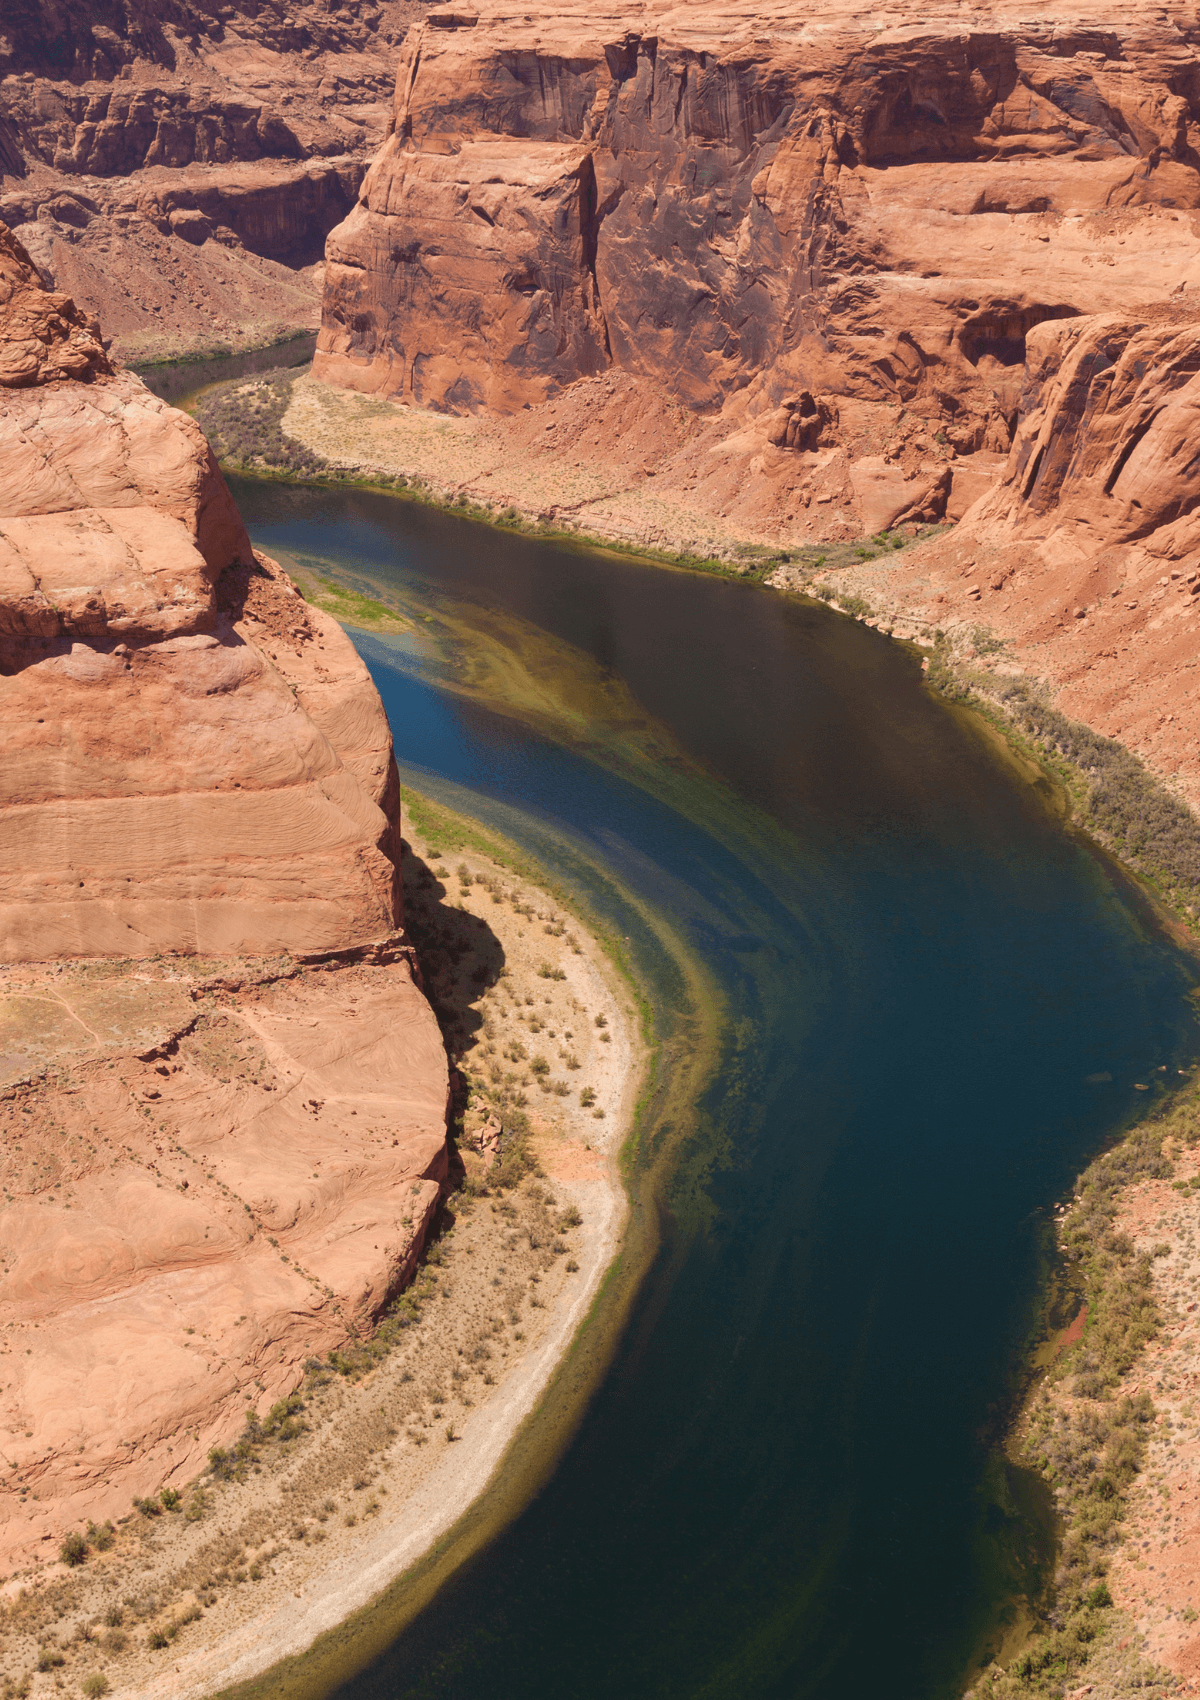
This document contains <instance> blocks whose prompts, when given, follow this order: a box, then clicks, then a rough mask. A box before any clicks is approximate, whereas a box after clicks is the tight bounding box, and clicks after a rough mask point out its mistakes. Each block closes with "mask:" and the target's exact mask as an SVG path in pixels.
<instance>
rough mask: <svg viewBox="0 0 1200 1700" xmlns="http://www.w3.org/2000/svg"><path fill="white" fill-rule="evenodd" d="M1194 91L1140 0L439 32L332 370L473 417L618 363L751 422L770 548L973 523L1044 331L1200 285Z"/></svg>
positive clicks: (339, 331)
mask: <svg viewBox="0 0 1200 1700" xmlns="http://www.w3.org/2000/svg"><path fill="white" fill-rule="evenodd" d="M1196 71H1197V54H1196V48H1195V43H1194V39H1193V33H1192V32H1191V27H1190V25H1188V24H1187V23H1185V22H1184V21H1182V19H1170V20H1169V19H1167V18H1166V17H1165V16H1161V17H1160V16H1158V15H1156V16H1155V18H1154V19H1147V18H1144V17H1143V16H1142V15H1141V14H1138V13H1136V12H1134V13H1130V12H1129V11H1128V10H1127V9H1120V8H1115V7H1111V8H1109V9H1108V10H1107V11H1105V12H1103V13H1102V14H1096V15H1095V16H1094V17H1091V18H1089V20H1088V21H1087V22H1086V23H1085V22H1083V21H1081V20H1080V18H1079V16H1078V14H1077V12H1075V11H1074V10H1073V9H1072V8H1070V7H1067V6H1065V5H1052V6H1051V7H1050V8H1049V9H1048V10H1046V11H1044V12H1043V13H1042V14H1040V15H1039V17H1038V18H1037V19H1035V20H1030V19H1028V18H1023V17H1021V16H1019V15H1018V13H1017V12H1015V11H1012V12H1009V11H1007V10H1006V9H1004V8H1003V7H1001V6H992V7H989V8H988V9H987V10H986V11H985V12H979V11H977V12H975V13H973V14H972V16H971V19H970V20H969V21H964V18H963V15H962V12H961V9H960V8H958V7H957V6H953V7H952V6H947V5H939V6H936V7H934V8H933V10H932V11H930V10H928V9H927V10H926V11H925V13H924V14H923V15H922V16H921V17H920V18H917V17H916V16H907V15H905V14H904V13H902V12H899V13H889V14H874V13H872V14H871V15H870V16H869V17H868V16H866V15H860V14H857V13H853V12H851V11H850V10H849V9H847V8H846V7H845V6H843V5H840V4H828V5H826V6H824V7H817V8H815V9H814V8H804V9H803V10H802V11H798V10H797V9H796V8H795V7H793V6H785V5H781V4H774V5H772V4H767V5H765V6H756V7H753V8H750V7H731V6H728V5H720V6H718V5H710V4H701V5H691V6H687V7H678V6H676V7H672V6H669V5H653V4H643V5H636V4H635V5H632V6H629V7H626V8H624V9H622V10H620V11H618V12H605V11H603V10H601V11H599V12H597V11H596V10H595V8H584V7H581V6H566V7H554V8H546V7H543V8H536V7H535V8H534V10H533V11H532V12H530V11H528V10H525V11H522V12H520V13H514V12H512V11H511V10H509V9H507V8H505V7H504V6H502V5H499V4H495V3H493V0H489V3H485V4H483V5H481V6H471V7H467V8H465V9H463V8H460V9H458V10H450V9H446V8H443V9H440V10H436V11H433V12H431V13H430V14H429V16H428V17H427V19H426V21H425V23H424V24H423V25H422V26H420V27H419V28H417V29H415V30H414V31H413V32H412V33H411V34H410V36H409V38H408V41H407V42H406V45H405V48H404V52H403V54H402V57H401V63H400V69H399V75H398V78H397V83H396V98H395V110H394V115H393V120H392V128H391V134H390V135H389V137H388V139H387V141H386V142H385V144H384V146H383V148H382V150H381V152H380V154H379V155H378V157H377V159H376V160H375V163H374V164H373V166H372V168H371V170H370V172H369V174H368V177H367V178H366V180H365V182H364V184H363V187H362V190H361V191H360V195H359V202H358V205H357V206H356V207H355V209H354V210H353V212H351V214H350V216H349V217H348V219H347V220H346V221H345V223H343V224H342V225H340V226H339V227H338V228H337V230H335V231H334V232H333V233H332V235H331V237H330V240H329V244H328V267H327V274H326V286H325V309H324V319H323V326H322V331H321V335H320V342H319V350H320V352H319V354H318V359H317V364H316V371H317V372H318V374H319V375H321V376H324V377H326V378H327V379H329V380H330V381H332V382H336V383H340V384H345V385H350V386H353V387H357V388H361V389H367V390H379V391H384V392H388V393H396V394H399V395H402V396H404V397H406V398H410V399H411V400H412V401H414V402H417V403H421V404H424V405H427V406H433V407H439V408H445V409H449V410H451V411H459V412H462V411H472V410H475V409H477V408H481V407H488V408H493V409H501V410H511V409H514V408H520V407H521V406H522V405H525V404H536V403H538V402H540V401H542V400H544V399H545V398H547V397H549V396H552V395H554V394H555V393H556V392H558V391H559V390H561V389H562V388H563V387H564V386H566V385H569V384H570V383H572V382H573V381H574V380H576V379H578V378H580V377H583V376H585V375H587V374H590V373H593V372H595V371H597V370H599V369H603V368H606V367H608V366H615V367H619V368H621V369H623V370H624V371H625V372H628V373H631V374H635V375H637V376H638V377H640V378H643V379H645V380H646V381H647V382H650V383H653V384H656V385H658V386H663V387H665V388H667V389H668V390H669V391H670V392H671V393H672V394H673V395H675V396H676V397H678V398H679V399H682V400H684V401H685V402H686V403H687V404H688V405H689V406H690V407H692V408H693V409H695V410H697V411H699V412H701V413H702V414H704V415H706V416H709V417H716V418H718V419H719V420H720V421H721V424H722V429H723V435H724V437H725V438H726V439H727V440H728V439H729V438H730V436H731V434H733V433H735V431H736V428H739V427H740V428H741V429H742V430H744V431H745V433H746V435H745V437H744V439H742V438H739V439H738V441H737V442H736V443H730V447H729V455H728V457H727V458H730V459H731V462H733V463H736V470H737V472H738V473H740V477H735V476H734V467H733V465H731V467H730V468H729V477H728V478H726V479H725V480H724V482H725V484H726V485H733V486H734V488H733V489H731V490H726V491H725V494H724V500H725V501H726V503H733V504H734V508H735V511H736V508H737V504H738V502H739V501H741V503H742V507H743V511H744V515H745V518H746V520H747V522H751V521H752V520H753V521H756V522H757V524H756V530H757V531H759V532H762V531H763V530H764V529H766V530H767V532H768V533H769V532H771V531H772V530H773V531H774V532H775V534H776V535H778V536H779V537H780V540H781V541H783V540H784V539H785V538H786V539H789V540H792V541H804V540H806V539H815V538H819V537H823V536H849V535H853V534H854V533H855V532H857V533H859V534H861V533H862V532H863V531H870V530H875V529H877V528H878V527H880V526H883V525H887V524H891V523H894V522H895V521H897V520H898V519H899V518H900V517H902V516H905V515H908V516H916V515H920V514H929V515H935V514H939V513H941V512H944V511H945V509H946V503H947V499H948V497H949V500H950V511H951V512H952V513H954V512H961V511H962V509H963V507H964V506H965V505H966V502H967V501H968V499H973V497H974V496H975V495H976V494H977V493H979V491H981V490H982V489H983V488H985V487H986V484H987V483H988V482H990V480H991V479H992V478H994V477H995V475H996V472H997V470H998V466H999V464H1000V463H999V460H998V459H997V457H998V456H1000V455H1003V454H1004V453H1006V452H1007V450H1008V448H1009V445H1010V441H1011V436H1012V431H1013V429H1014V426H1015V422H1016V415H1017V409H1018V404H1019V397H1020V389H1021V374H1022V364H1023V359H1024V349H1025V338H1026V335H1027V333H1028V332H1029V330H1030V329H1031V328H1032V327H1033V326H1035V325H1038V324H1040V323H1043V322H1045V321H1047V320H1053V319H1063V318H1068V317H1072V316H1075V315H1079V314H1090V313H1096V312H1100V311H1109V310H1112V309H1114V308H1117V309H1119V310H1122V311H1128V312H1137V311H1139V310H1141V309H1143V308H1145V307H1147V306H1149V305H1151V304H1154V303H1158V302H1160V301H1162V300H1163V299H1164V298H1166V297H1167V296H1168V295H1170V294H1171V293H1172V292H1175V293H1176V295H1178V293H1179V292H1180V291H1181V290H1183V289H1184V288H1185V287H1186V285H1187V282H1188V279H1189V278H1191V277H1194V276H1196V261H1197V254H1196V240H1195V233H1194V231H1193V228H1192V223H1191V217H1190V213H1191V209H1193V208H1194V207H1196V206H1197V205H1198V204H1200V174H1198V172H1197V163H1198V158H1200V156H1198V155H1197V152H1196V143H1197V140H1198V139H1200V130H1198V129H1197V118H1198V117H1200V111H1198V110H1197V108H1196V103H1195V99H1194V96H1193V89H1194V86H1195V79H1196ZM1148 257H1149V259H1150V262H1151V263H1147V261H1148ZM807 397H815V398H818V399H817V400H810V399H806V398H807ZM898 409H902V410H903V413H904V419H903V421H902V422H901V426H902V428H898V421H897V410H898ZM822 411H823V412H824V414H825V415H826V417H827V419H828V420H829V421H830V423H829V424H828V427H827V428H826V429H824V430H809V429H807V428H806V429H805V430H804V431H803V432H798V431H797V430H796V429H795V428H794V427H793V426H790V425H789V420H792V421H793V422H794V421H795V420H796V419H798V418H808V419H809V420H810V421H811V419H813V418H814V417H815V416H816V415H817V414H818V413H820V412H822ZM973 455H978V456H980V457H981V458H980V459H979V460H978V461H975V462H972V461H971V460H970V457H971V456H973ZM668 471H669V469H668ZM831 483H832V484H834V485H837V486H838V491H837V495H836V499H835V500H833V502H832V506H830V505H829V504H830V496H829V488H830V486H831ZM952 483H953V484H956V485H957V486H958V488H957V492H955V493H952ZM818 489H820V491H821V492H822V494H821V496H820V498H819V499H818V494H817V492H818ZM814 502H817V505H818V508H819V507H820V506H821V505H824V507H825V511H824V512H823V513H821V512H820V511H813V504H814ZM835 516H836V517H835Z"/></svg>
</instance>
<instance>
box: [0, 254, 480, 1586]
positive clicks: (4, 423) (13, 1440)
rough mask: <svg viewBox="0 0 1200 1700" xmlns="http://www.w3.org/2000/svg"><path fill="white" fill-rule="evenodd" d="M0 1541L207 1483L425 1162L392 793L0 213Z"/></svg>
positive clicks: (436, 1156)
mask: <svg viewBox="0 0 1200 1700" xmlns="http://www.w3.org/2000/svg"><path fill="white" fill-rule="evenodd" d="M0 709H2V712H3V721H4V726H5V739H4V746H3V750H2V752H0V959H2V961H3V964H4V966H3V967H0V1165H2V1166H3V1168H4V1176H3V1197H4V1205H3V1208H2V1209H0V1343H2V1344H0V1355H2V1356H3V1358H4V1363H5V1375H4V1378H3V1388H2V1390H0V1453H2V1454H3V1456H4V1458H5V1460H6V1463H7V1473H6V1475H5V1476H4V1479H3V1481H2V1482H0V1498H3V1500H4V1509H3V1514H2V1515H0V1563H12V1562H14V1561H17V1560H20V1561H25V1560H28V1559H29V1558H31V1557H36V1556H38V1555H39V1554H41V1555H43V1556H44V1555H46V1554H47V1553H49V1554H51V1555H53V1552H54V1551H55V1550H56V1549H55V1548H54V1547H53V1546H51V1547H49V1548H47V1547H45V1546H43V1545H42V1544H41V1543H43V1542H44V1541H50V1542H53V1541H54V1540H55V1539H56V1538H57V1537H58V1536H60V1535H61V1534H62V1533H63V1532H65V1530H66V1529H68V1528H69V1527H71V1526H72V1525H75V1526H78V1525H79V1524H80V1523H82V1522H84V1521H86V1520H87V1519H88V1518H100V1517H103V1516H113V1515H117V1514H121V1513H123V1512H124V1511H125V1510H126V1509H127V1507H128V1504H129V1500H130V1497H131V1495H133V1494H143V1493H146V1492H149V1491H151V1490H156V1489H157V1488H158V1486H160V1485H161V1484H162V1483H163V1482H164V1481H167V1482H171V1483H182V1482H185V1481H187V1480H188V1479H189V1478H190V1477H192V1476H194V1475H195V1474H196V1472H197V1470H198V1469H199V1467H200V1465H201V1463H202V1462H203V1459H204V1456H205V1453H206V1451H207V1448H208V1447H209V1446H211V1445H213V1444H214V1442H215V1441H220V1440H222V1439H225V1438H227V1437H228V1435H229V1433H230V1432H231V1429H233V1428H236V1427H237V1426H238V1424H239V1423H240V1419H241V1413H242V1411H243V1410H244V1407H245V1404H246V1402H247V1401H250V1402H251V1403H259V1402H266V1403H269V1402H270V1400H271V1399H272V1398H274V1397H277V1396H278V1395H279V1393H280V1392H281V1391H287V1390H288V1389H290V1387H292V1386H294V1385H295V1382H296V1380H297V1379H298V1378H299V1376H300V1374H301V1373H302V1365H303V1362H304V1359H305V1357H306V1356H307V1355H308V1354H309V1353H310V1352H313V1351H325V1350H328V1349H329V1348H330V1347H331V1346H333V1345H336V1344H338V1343H339V1342H341V1341H344V1340H345V1339H346V1338H347V1336H348V1335H349V1334H351V1333H353V1332H354V1331H355V1330H357V1329H359V1328H361V1326H363V1325H364V1324H367V1323H369V1322H370V1320H371V1319H372V1317H374V1316H375V1315H376V1314H377V1313H378V1311H379V1309H380V1307H381V1306H382V1305H383V1304H384V1303H385V1301H386V1300H387V1298H388V1297H389V1295H391V1294H392V1293H394V1292H395V1291H396V1289H397V1287H398V1285H399V1284H401V1283H402V1282H403V1280H404V1279H405V1278H406V1276H407V1274H408V1272H409V1271H410V1270H411V1268H412V1265H413V1262H414V1259H415V1257H416V1255H417V1253H418V1252H419V1250H420V1247H421V1244H422V1241H423V1238H424V1235H425V1232H426V1229H427V1226H428V1223H429V1221H430V1219H431V1216H432V1214H433V1212H434V1210H435V1209H436V1206H437V1203H438V1200H439V1197H440V1193H441V1188H442V1182H443V1181H444V1179H445V1176H446V1164H447V1152H446V1104H447V1090H448V1077H447V1064H446V1056H445V1051H444V1048H443V1045H442V1042H441V1037H440V1034H439V1031H438V1027H437V1023H436V1021H435V1019H434V1016H433V1013H432V1011H431V1010H430V1008H429V1006H428V1004H427V1003H426V1001H425V999H424V997H423V995H422V994H421V991H420V989H419V986H418V983H417V981H416V979H415V978H414V967H413V961H412V956H411V952H410V951H409V950H408V948H407V947H406V945H405V943H404V939H403V936H402V934H400V932H399V930H398V929H399V927H400V922H401V900H400V886H399V875H398V862H399V827H400V820H399V793H398V785H397V779H396V768H395V762H394V760H393V757H392V748H391V737H390V732H389V729H388V725H387V721H386V718H385V716H384V713H383V708H382V705H381V703H380V701H379V698H378V695H377V694H376V692H375V689H374V687H373V685H372V683H371V680H370V677H369V675H368V674H367V672H366V669H365V667H364V666H363V664H362V662H361V661H360V660H359V659H358V656H357V654H356V653H355V651H354V649H353V647H352V646H351V644H350V643H349V641H348V640H347V638H346V637H345V636H344V634H343V633H342V631H341V629H340V627H338V626H337V624H336V623H335V622H334V621H333V620H332V619H330V618H329V617H328V616H326V615H323V614H322V613H320V612H319V611H318V610H316V609H313V608H311V607H309V606H308V605H306V604H305V602H304V601H303V599H302V598H301V597H300V596H299V594H298V593H297V592H296V590H295V588H294V587H293V586H292V584H291V583H290V581H289V580H288V578H287V576H286V575H285V574H284V573H283V571H282V570H281V569H280V568H279V567H278V566H276V564H275V563H274V562H272V561H270V560H269V559H268V558H267V557H265V556H263V555H260V554H257V553H256V552H255V551H254V550H253V549H252V548H251V545H250V541H249V538H248V537H247V535H246V531H245V528H244V526H243V524H242V522H241V519H240V517H239V515H238V513H237V510H236V508H235V507H234V505H233V502H232V499H231V497H230V495H229V492H228V490H227V488H226V487H225V484H224V481H223V479H222V478H221V475H220V472H219V471H218V469H217V467H216V465H215V463H214V461H213V459H212V455H211V452H210V451H209V448H208V445H207V443H206V442H205V440H204V438H203V436H202V434H201V432H200V430H199V428H198V427H197V426H196V425H195V423H194V422H193V421H192V420H191V419H189V418H188V417H187V416H186V415H184V414H181V413H177V412H175V411H174V410H173V409H171V408H169V407H167V406H166V405H165V404H164V403H162V402H160V401H158V400H157V399H156V398H155V397H153V396H152V395H150V394H149V392H148V391H147V390H146V389H145V387H144V386H143V385H142V383H141V382H140V381H139V380H138V379H137V378H135V377H133V376H132V375H131V374H128V373H123V372H117V371H114V370H113V368H112V366H111V364H110V362H109V360H108V358H107V356H106V355H105V352H104V348H103V346H102V343H101V342H100V340H99V338H98V333H97V328H96V327H95V325H94V323H92V322H90V321H89V320H87V319H86V318H85V317H84V316H83V315H82V314H80V313H79V312H78V311H77V310H76V308H75V306H74V304H73V303H72V302H71V301H70V300H69V299H67V298H66V297H63V296H61V295H51V294H47V293H45V292H43V291H41V290H40V288H39V286H38V282H37V276H36V273H35V271H34V268H33V266H32V263H31V262H30V260H29V258H28V256H27V255H26V254H25V253H24V251H23V250H22V248H21V247H20V245H19V243H17V242H16V241H15V240H14V239H13V238H12V237H11V235H10V234H9V233H8V232H7V231H2V230H0Z"/></svg>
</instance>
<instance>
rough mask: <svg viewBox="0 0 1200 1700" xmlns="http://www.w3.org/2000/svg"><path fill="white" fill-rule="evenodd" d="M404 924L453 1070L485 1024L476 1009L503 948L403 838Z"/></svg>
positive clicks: (498, 969) (500, 964) (496, 972)
mask: <svg viewBox="0 0 1200 1700" xmlns="http://www.w3.org/2000/svg"><path fill="white" fill-rule="evenodd" d="M400 876H401V879H402V881H403V886H404V927H405V931H406V932H407V933H408V936H409V938H410V939H411V940H412V943H413V946H414V948H415V949H416V953H417V960H418V961H419V962H420V964H421V974H422V978H423V979H424V982H425V995H426V997H427V998H428V999H429V1002H430V1004H431V1005H432V1007H433V1012H434V1014H435V1015H436V1016H437V1019H438V1025H439V1026H440V1027H441V1030H442V1037H443V1038H444V1039H445V1041H446V1051H447V1053H448V1055H449V1057H450V1062H451V1065H452V1066H453V1067H454V1068H456V1069H457V1067H458V1066H459V1064H460V1063H461V1061H462V1058H463V1054H464V1052H465V1051H466V1050H467V1048H468V1046H469V1044H470V1043H471V1041H472V1040H474V1039H475V1037H476V1035H477V1034H478V1033H479V1031H480V1029H481V1028H482V1026H483V1016H482V1014H481V1013H480V1011H479V1009H478V1008H477V1007H476V1006H477V1004H478V1002H479V999H480V998H481V997H482V996H483V994H484V993H485V992H486V991H488V990H489V989H490V988H491V987H492V986H494V985H495V984H496V982H497V981H498V980H499V979H500V976H501V973H502V971H503V969H504V947H503V945H502V944H501V943H500V940H499V939H498V938H497V937H496V935H495V933H494V932H493V931H492V929H491V928H490V927H489V926H488V924H487V922H486V921H485V920H484V919H483V918H482V916H480V915H473V914H471V912H470V911H469V910H467V909H460V908H458V907H457V906H456V904H455V903H454V902H453V901H452V900H451V897H450V892H449V890H448V889H447V886H446V885H445V884H444V883H443V881H442V880H441V879H440V878H439V877H438V876H437V875H436V874H435V873H434V872H433V870H432V869H431V868H430V867H429V865H428V863H426V862H425V861H424V860H423V859H422V858H421V857H420V856H418V855H416V854H415V853H414V851H413V848H412V845H411V844H409V842H408V841H407V839H403V840H401V845H400Z"/></svg>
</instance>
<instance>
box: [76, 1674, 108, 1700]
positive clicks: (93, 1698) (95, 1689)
mask: <svg viewBox="0 0 1200 1700" xmlns="http://www.w3.org/2000/svg"><path fill="white" fill-rule="evenodd" d="M80 1686H81V1687H82V1689H83V1692H84V1693H85V1694H86V1695H87V1697H88V1700H100V1696H101V1695H102V1694H107V1693H108V1692H109V1682H108V1678H107V1677H106V1676H105V1674H104V1672H103V1671H102V1670H96V1671H93V1672H92V1674H91V1676H85V1677H84V1679H83V1682H82V1684H81V1685H80Z"/></svg>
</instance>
